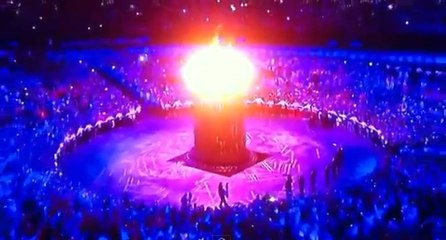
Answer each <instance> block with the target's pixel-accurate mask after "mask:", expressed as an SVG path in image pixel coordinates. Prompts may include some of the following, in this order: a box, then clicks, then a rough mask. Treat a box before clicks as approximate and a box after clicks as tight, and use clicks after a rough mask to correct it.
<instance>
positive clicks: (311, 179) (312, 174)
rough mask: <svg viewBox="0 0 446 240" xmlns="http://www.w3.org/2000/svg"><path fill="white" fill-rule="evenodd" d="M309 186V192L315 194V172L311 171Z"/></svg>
mask: <svg viewBox="0 0 446 240" xmlns="http://www.w3.org/2000/svg"><path fill="white" fill-rule="evenodd" d="M310 185H311V192H312V193H313V194H314V193H316V170H314V169H313V170H311V173H310Z"/></svg>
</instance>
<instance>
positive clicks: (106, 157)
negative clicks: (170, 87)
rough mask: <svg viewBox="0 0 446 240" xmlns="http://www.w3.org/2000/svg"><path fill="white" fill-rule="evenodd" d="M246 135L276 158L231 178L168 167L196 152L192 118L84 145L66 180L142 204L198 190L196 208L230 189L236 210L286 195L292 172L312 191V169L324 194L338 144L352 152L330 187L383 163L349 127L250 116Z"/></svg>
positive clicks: (150, 122) (67, 166) (68, 163)
mask: <svg viewBox="0 0 446 240" xmlns="http://www.w3.org/2000/svg"><path fill="white" fill-rule="evenodd" d="M246 129H247V132H248V137H247V146H248V148H249V149H251V150H254V151H258V152H261V153H267V154H269V155H271V157H270V158H268V159H266V160H265V161H263V162H261V163H258V164H257V165H255V166H253V167H251V168H248V169H246V170H245V171H243V172H240V173H238V174H236V175H234V176H232V177H224V176H220V175H216V174H213V173H208V172H204V171H201V170H197V169H194V168H190V167H187V166H184V165H182V164H181V163H175V162H171V161H168V160H170V159H172V158H174V157H176V156H178V155H181V154H183V153H185V152H186V151H188V150H189V149H190V148H191V147H192V146H193V120H192V119H191V118H189V117H186V116H183V117H178V116H177V117H167V118H166V117H163V118H161V117H159V118H157V117H151V118H146V119H144V120H143V121H140V122H138V123H137V124H136V125H134V126H132V127H125V128H120V129H115V130H114V131H112V132H110V133H107V134H104V135H100V136H97V137H96V138H94V139H92V140H91V141H90V142H88V143H85V144H83V145H81V146H78V147H77V148H76V149H75V150H74V152H73V153H71V154H69V155H68V156H67V157H66V158H64V159H63V163H62V164H61V166H62V170H63V171H64V174H65V176H68V177H70V178H72V179H73V180H78V181H81V182H82V183H83V184H85V185H88V186H89V187H91V188H98V189H101V190H104V191H113V192H122V191H125V192H128V193H130V194H131V196H132V197H133V198H135V199H139V200H143V201H161V202H170V203H179V199H180V198H181V196H182V195H183V194H184V193H186V192H191V193H192V194H193V199H194V201H195V202H196V203H198V204H203V205H217V204H218V203H219V202H218V201H219V199H218V195H217V185H218V183H219V182H223V183H226V182H228V183H229V201H228V202H229V203H230V204H231V203H237V202H240V203H247V202H249V201H251V200H252V199H254V198H255V197H256V195H258V194H259V195H261V196H262V195H264V194H267V193H268V194H270V195H271V196H274V197H276V198H281V197H284V196H285V192H284V182H285V179H286V175H287V174H291V175H292V176H294V179H295V181H294V189H298V185H297V181H296V179H297V177H298V176H300V175H301V174H303V175H304V177H305V180H306V191H307V190H308V189H309V187H308V179H309V175H310V172H311V170H312V169H315V171H316V172H317V191H325V190H327V186H325V183H324V168H325V166H326V165H327V164H328V163H329V162H330V161H331V160H332V158H333V156H334V154H335V152H336V145H339V144H342V145H343V147H344V149H345V151H344V154H345V160H344V167H343V168H342V169H341V172H340V177H339V178H338V179H337V181H331V184H330V185H329V186H328V187H333V186H335V185H338V184H345V183H348V182H350V181H355V180H356V179H358V178H360V177H361V176H364V175H366V174H367V173H370V172H371V171H372V170H373V169H374V168H375V167H376V166H378V164H379V163H380V162H381V161H379V159H380V158H381V156H382V154H381V153H380V151H379V150H378V149H376V148H374V147H373V146H372V144H371V143H370V142H368V141H367V139H364V138H362V137H359V136H356V135H354V134H352V133H350V132H349V131H347V130H345V129H340V128H335V129H331V130H328V129H322V128H310V127H309V125H308V122H307V121H305V120H302V119H296V118H292V117H286V118H263V117H250V118H247V119H246ZM80 159H82V160H80ZM79 169H84V171H83V172H79Z"/></svg>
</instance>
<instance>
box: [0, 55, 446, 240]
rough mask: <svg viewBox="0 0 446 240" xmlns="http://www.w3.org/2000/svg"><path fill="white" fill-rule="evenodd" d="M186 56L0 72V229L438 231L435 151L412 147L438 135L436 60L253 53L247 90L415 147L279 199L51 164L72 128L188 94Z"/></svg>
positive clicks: (441, 233)
mask: <svg viewBox="0 0 446 240" xmlns="http://www.w3.org/2000/svg"><path fill="white" fill-rule="evenodd" d="M185 54H187V50H184V49H177V48H172V49H167V50H166V49H162V48H153V49H142V50H131V49H126V50H116V51H105V50H104V51H99V52H98V51H94V53H93V51H92V52H89V50H85V51H78V52H74V53H72V52H70V53H68V52H59V53H52V54H49V55H48V56H47V57H46V58H44V59H39V60H37V59H33V60H30V61H31V62H35V63H36V64H37V63H38V62H39V61H42V62H45V64H49V65H50V66H52V67H51V68H50V69H51V71H50V72H51V74H43V73H41V72H30V71H28V70H27V66H26V65H27V64H25V63H21V62H20V60H19V61H17V62H16V63H15V64H17V65H18V66H20V67H4V68H2V69H1V72H0V74H1V75H0V79H2V81H1V82H0V83H1V84H0V91H1V96H3V98H2V99H0V101H1V104H0V108H1V109H0V112H1V113H2V116H12V117H11V119H10V120H9V121H5V122H4V123H2V124H3V125H2V128H1V133H2V134H1V141H2V143H1V144H2V149H1V150H2V151H3V152H4V153H6V154H3V152H2V154H1V155H0V156H6V158H3V159H1V158H0V159H1V177H2V178H1V179H2V181H1V191H0V193H1V194H0V195H1V196H0V201H1V202H2V204H3V208H2V209H1V213H0V214H1V215H0V216H1V219H2V220H4V221H3V222H4V224H2V226H1V229H0V234H1V237H2V238H5V239H8V238H13V239H19V238H20V239H21V238H24V239H35V238H37V239H41V238H43V239H47V238H63V239H65V238H73V239H98V238H101V237H102V238H107V239H138V238H148V239H215V238H217V239H219V237H220V236H223V237H224V236H230V237H231V238H232V239H443V238H445V237H446V231H445V230H446V226H445V222H446V209H445V207H444V206H443V205H444V202H445V201H446V193H445V189H444V187H445V186H444V179H442V178H443V175H444V174H442V173H443V172H444V166H443V165H442V163H441V162H440V161H435V160H438V159H435V158H439V157H438V156H439V155H438V154H439V153H438V152H437V153H434V154H433V156H434V159H430V158H429V157H426V158H425V157H424V156H425V155H426V153H425V149H426V148H428V147H429V148H432V149H436V150H438V148H436V147H438V146H441V145H440V143H441V140H442V139H443V140H444V134H445V133H446V131H445V129H444V118H445V117H446V116H445V114H446V109H445V106H446V104H445V102H444V83H442V81H444V80H445V78H446V75H445V73H444V72H442V70H441V68H439V67H438V66H432V69H429V70H427V69H425V68H424V67H423V68H419V67H417V66H406V65H404V64H396V63H379V62H354V61H350V60H345V59H331V58H328V59H321V58H314V57H309V56H297V55H296V56H294V55H293V54H291V55H290V54H288V53H287V54H285V53H284V52H281V51H276V52H272V53H270V52H266V51H253V52H252V53H251V54H252V56H253V58H255V59H256V61H257V62H256V65H257V67H258V69H259V79H258V83H257V84H256V85H255V86H253V91H252V92H251V93H250V98H251V99H256V98H261V99H263V100H264V101H266V102H268V101H272V102H274V103H277V102H280V101H282V100H284V101H287V102H300V103H302V104H303V105H304V104H311V105H313V106H317V107H318V108H320V109H325V110H327V111H328V110H332V111H336V112H339V113H343V114H345V115H348V116H355V117H357V118H358V119H360V120H361V121H365V122H367V123H369V124H373V125H374V126H376V128H377V129H380V130H381V131H382V134H383V135H384V136H385V137H386V139H388V140H389V141H390V142H392V143H394V144H395V145H397V146H398V149H409V150H412V149H416V150H417V151H413V152H409V154H408V153H407V152H398V151H397V152H389V153H388V156H387V160H388V164H385V167H380V168H378V169H377V170H376V171H375V172H374V173H373V174H372V175H370V176H368V177H366V178H364V179H362V180H360V181H358V182H354V183H352V184H351V185H349V186H348V187H343V188H336V189H332V190H330V191H328V192H326V193H321V194H315V195H307V196H299V195H298V194H294V196H292V197H291V198H289V199H279V200H277V199H275V198H274V197H270V196H259V198H258V199H257V200H255V201H254V202H252V203H250V204H248V205H238V204H236V205H234V206H230V207H224V208H214V207H213V206H197V205H196V204H194V203H193V202H189V201H185V202H182V206H178V205H177V204H175V203H141V202H136V201H134V200H132V198H131V196H129V195H127V194H118V195H116V194H114V193H109V192H92V191H91V190H89V189H88V188H85V187H84V186H80V185H79V184H77V183H74V182H71V181H69V179H66V177H65V176H64V175H63V174H60V173H59V172H54V171H52V170H51V168H50V167H49V166H52V160H53V159H52V155H51V154H53V153H54V151H55V149H56V148H57V145H58V144H59V143H60V142H61V141H62V140H63V139H64V137H65V136H66V134H68V133H74V132H76V131H77V129H78V128H79V127H82V126H85V125H86V124H89V123H90V124H93V123H94V122H96V121H98V120H104V119H106V118H107V117H108V116H115V115H116V114H117V113H119V112H126V111H128V110H129V109H130V108H132V107H134V106H136V105H137V103H138V101H140V102H141V103H143V105H144V104H149V105H150V104H156V105H162V106H165V105H166V104H170V105H172V106H173V105H174V102H175V101H183V102H184V101H186V100H187V99H188V95H187V94H186V93H185V92H184V91H183V89H182V87H181V82H180V81H179V72H178V70H177V69H178V68H177V67H178V66H179V65H180V64H181V61H182V59H183V57H184V55H185ZM31 55H32V54H31ZM28 57H29V58H31V59H32V58H33V57H32V56H28ZM437 67H438V69H437ZM42 69H43V68H42ZM44 69H45V72H47V71H48V68H44ZM3 80H5V81H3ZM124 88H127V90H128V91H125V90H123V89H124ZM132 93H135V94H132ZM138 97H139V99H137V98H138ZM435 143H437V144H435ZM3 146H4V148H3ZM436 150H433V151H436ZM420 152H421V157H420V156H418V155H417V153H420ZM42 169H43V170H42ZM284 180H285V179H284ZM442 184H443V185H442Z"/></svg>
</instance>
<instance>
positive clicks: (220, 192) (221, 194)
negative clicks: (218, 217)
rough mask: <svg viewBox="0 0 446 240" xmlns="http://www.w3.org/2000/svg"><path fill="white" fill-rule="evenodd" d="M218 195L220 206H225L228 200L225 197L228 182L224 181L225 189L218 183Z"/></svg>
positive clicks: (226, 195)
mask: <svg viewBox="0 0 446 240" xmlns="http://www.w3.org/2000/svg"><path fill="white" fill-rule="evenodd" d="M218 196H219V197H220V208H222V207H227V206H229V205H228V202H227V201H226V198H227V197H228V184H227V183H226V189H224V188H223V183H221V182H220V183H219V184H218Z"/></svg>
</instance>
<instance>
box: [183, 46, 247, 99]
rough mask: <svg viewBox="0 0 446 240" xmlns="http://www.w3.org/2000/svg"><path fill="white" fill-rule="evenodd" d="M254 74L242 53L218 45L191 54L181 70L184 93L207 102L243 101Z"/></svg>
mask: <svg viewBox="0 0 446 240" xmlns="http://www.w3.org/2000/svg"><path fill="white" fill-rule="evenodd" d="M255 74H256V73H255V67H254V65H253V63H252V62H251V61H250V59H249V58H248V57H247V56H246V55H245V54H244V53H243V52H242V51H240V50H238V49H236V48H234V47H232V46H222V45H220V44H219V43H218V41H215V42H214V43H213V44H211V45H209V46H207V47H204V48H201V49H199V50H197V51H196V52H194V53H193V54H192V55H190V56H189V58H188V59H187V60H186V63H185V65H184V66H183V68H182V76H183V79H184V81H185V84H186V87H187V89H188V90H189V91H191V92H192V93H193V94H194V95H195V96H196V97H198V98H199V99H200V100H203V101H209V102H223V101H228V100H232V99H234V98H239V97H243V96H244V95H245V94H247V93H248V91H249V88H250V86H251V84H252V82H253V81H254V78H255Z"/></svg>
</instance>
